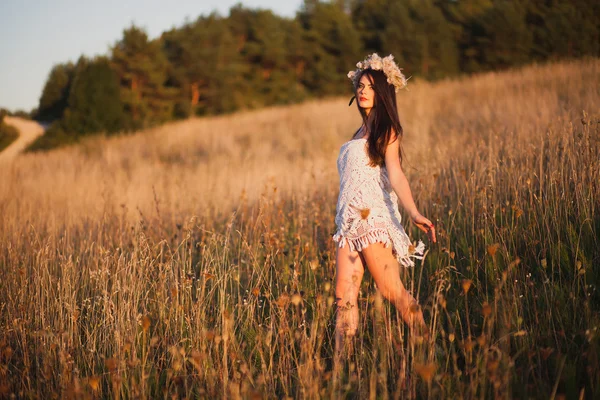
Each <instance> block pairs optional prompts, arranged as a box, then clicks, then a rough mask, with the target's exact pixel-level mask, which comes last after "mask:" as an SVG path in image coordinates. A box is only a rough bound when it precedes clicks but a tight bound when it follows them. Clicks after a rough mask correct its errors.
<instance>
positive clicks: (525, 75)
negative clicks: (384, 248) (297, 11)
mask: <svg viewBox="0 0 600 400" xmlns="http://www.w3.org/2000/svg"><path fill="white" fill-rule="evenodd" d="M411 82H412V83H410V84H409V91H401V92H400V93H399V94H398V102H399V112H400V118H401V122H402V124H403V126H404V130H405V138H404V149H405V152H406V158H405V162H404V164H403V166H404V169H405V171H406V173H407V176H408V178H409V181H410V183H411V188H412V191H413V193H414V196H415V199H416V201H417V204H418V206H419V209H420V210H421V212H422V213H423V214H424V215H425V216H427V217H429V218H430V219H432V220H433V221H434V222H435V223H436V226H437V227H438V230H439V237H438V243H437V244H435V245H431V246H430V247H429V248H428V253H427V255H426V257H425V259H424V260H423V262H422V263H421V264H419V265H417V267H415V268H414V269H410V270H405V271H404V272H403V279H404V282H405V285H406V286H407V287H408V288H409V289H410V290H412V292H413V293H414V295H415V296H416V297H417V298H418V299H419V302H420V303H421V305H422V307H423V310H424V313H425V318H426V321H427V322H428V325H429V327H430V330H431V332H432V335H431V337H430V338H428V339H426V338H424V337H417V336H412V335H410V332H409V331H408V329H407V327H406V326H405V325H404V324H403V322H402V321H401V318H400V316H399V315H398V314H397V313H396V311H395V310H394V308H393V307H392V306H390V305H389V304H388V303H387V302H386V301H383V300H382V299H381V296H379V295H378V292H377V290H376V287H375V286H374V284H373V281H372V279H371V277H370V276H369V275H368V274H366V275H365V279H364V281H363V286H362V290H361V295H360V297H359V307H360V315H361V322H360V328H359V333H358V335H357V337H355V338H354V339H353V341H352V342H351V343H350V344H351V346H348V347H347V349H346V351H345V353H344V354H343V355H342V357H341V358H340V359H339V360H337V361H336V360H334V352H333V350H334V346H333V338H334V336H333V333H334V332H333V322H334V306H333V296H334V287H333V279H334V276H335V247H334V243H333V242H332V241H331V235H332V233H333V231H334V229H335V226H334V223H333V218H334V214H335V204H336V200H337V191H338V177H337V170H336V165H335V161H336V157H337V153H338V150H339V146H340V145H341V144H342V143H343V142H344V141H346V140H348V139H349V138H350V137H351V136H352V134H353V133H354V131H355V130H356V129H357V128H358V127H359V125H360V118H359V115H358V112H357V110H356V108H355V106H354V105H353V106H352V107H348V105H347V102H348V100H349V97H350V93H349V95H348V98H340V99H329V100H323V101H315V102H310V103H306V104H303V105H296V106H291V107H275V108H270V109H265V110H261V111H253V112H245V113H244V112H242V113H237V114H234V115H229V116H222V117H215V118H206V119H194V120H188V121H185V122H179V123H171V124H168V125H165V126H162V127H160V128H156V129H152V130H149V131H146V132H139V133H137V134H135V135H132V136H121V137H116V138H110V139H107V138H102V137H99V138H95V139H94V138H92V139H89V140H86V141H85V142H84V143H82V144H80V145H77V146H74V147H68V148H64V149H59V150H55V151H52V152H49V153H46V154H26V155H22V156H20V157H19V158H18V159H17V160H15V161H14V162H13V163H11V164H4V165H1V166H0V398H4V397H7V398H10V397H17V398H99V397H103V398H182V397H189V398H208V397H212V398H214V397H218V398H233V399H235V398H257V399H258V398H286V397H290V398H311V399H313V398H336V397H337V398H360V399H362V398H373V399H375V398H382V399H386V398H466V399H470V398H482V399H483V398H513V397H514V398H544V399H546V398H560V397H561V396H562V397H566V398H594V397H595V398H598V397H599V396H600V384H599V382H600V358H599V357H600V347H599V346H600V339H599V337H600V331H599V327H600V314H599V309H600V295H599V293H598V290H600V289H599V288H598V285H599V283H600V282H599V278H600V270H599V266H600V184H599V182H598V181H599V178H600V156H599V154H600V60H598V59H588V60H583V61H577V62H563V63H556V64H551V65H534V66H528V67H525V68H523V69H520V70H513V71H507V72H502V73H487V74H482V75H477V76H474V77H470V78H461V79H455V80H446V81H442V82H438V83H435V84H432V83H427V82H423V81H418V80H417V81H414V80H411ZM407 229H408V231H409V233H410V235H411V237H412V238H413V239H414V240H417V239H419V238H421V239H423V240H425V238H424V237H423V235H422V234H421V233H420V232H419V231H418V230H417V229H415V228H414V227H413V226H411V225H410V224H407Z"/></svg>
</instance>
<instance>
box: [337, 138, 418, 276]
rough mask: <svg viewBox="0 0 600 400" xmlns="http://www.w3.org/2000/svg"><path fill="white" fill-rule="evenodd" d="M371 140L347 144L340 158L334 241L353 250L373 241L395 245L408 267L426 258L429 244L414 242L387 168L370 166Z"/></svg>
mask: <svg viewBox="0 0 600 400" xmlns="http://www.w3.org/2000/svg"><path fill="white" fill-rule="evenodd" d="M366 146H367V139H366V138H360V139H353V140H350V141H348V142H346V143H344V144H343V145H342V147H341V149H340V154H339V156H338V159H337V168H338V173H339V175H340V194H339V197H338V202H337V210H336V216H335V224H336V226H337V231H336V233H335V234H334V235H333V240H334V241H336V242H338V245H339V247H344V245H345V244H346V243H348V245H349V246H350V250H352V251H361V250H362V249H364V248H365V247H367V246H368V245H369V244H371V243H375V242H382V243H383V244H384V245H385V247H389V246H390V245H392V253H393V254H394V256H395V257H396V259H397V260H398V262H399V263H400V265H402V266H405V267H412V266H414V265H415V263H414V260H413V259H415V258H416V259H423V252H424V250H425V245H424V244H423V242H422V241H420V240H419V243H418V244H417V245H414V244H412V243H411V242H410V239H409V237H408V235H407V234H406V232H405V231H404V227H403V226H402V223H401V220H402V217H401V215H400V212H399V210H398V196H397V195H396V193H395V192H394V190H393V189H392V186H391V183H390V180H389V178H388V173H387V169H386V168H385V166H384V167H379V166H377V167H372V166H370V165H369V156H368V154H367V151H366Z"/></svg>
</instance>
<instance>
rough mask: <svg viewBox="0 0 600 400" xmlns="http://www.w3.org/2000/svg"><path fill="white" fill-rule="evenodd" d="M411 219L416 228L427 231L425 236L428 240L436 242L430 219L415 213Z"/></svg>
mask: <svg viewBox="0 0 600 400" xmlns="http://www.w3.org/2000/svg"><path fill="white" fill-rule="evenodd" d="M412 221H413V223H414V224H415V225H416V226H417V228H419V229H420V230H422V231H423V232H425V233H427V237H429V240H431V241H432V242H433V243H435V242H436V239H435V227H434V226H433V224H432V223H431V221H430V220H428V219H427V218H425V217H424V216H422V215H421V214H418V213H417V215H415V216H413V217H412Z"/></svg>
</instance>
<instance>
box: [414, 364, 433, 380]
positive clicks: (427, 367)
mask: <svg viewBox="0 0 600 400" xmlns="http://www.w3.org/2000/svg"><path fill="white" fill-rule="evenodd" d="M435 369H436V365H435V364H434V363H429V364H415V371H417V374H419V376H420V377H421V378H423V380H424V381H425V382H427V383H430V382H431V379H432V378H433V375H434V374H435Z"/></svg>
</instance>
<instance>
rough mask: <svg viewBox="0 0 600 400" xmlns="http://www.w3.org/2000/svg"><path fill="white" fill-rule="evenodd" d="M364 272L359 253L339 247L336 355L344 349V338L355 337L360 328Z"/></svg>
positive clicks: (348, 248)
mask: <svg viewBox="0 0 600 400" xmlns="http://www.w3.org/2000/svg"><path fill="white" fill-rule="evenodd" d="M364 272H365V269H364V266H363V262H362V259H361V257H360V254H359V253H358V252H357V251H351V250H350V246H349V245H348V244H347V243H346V245H345V246H344V247H338V249H337V255H336V279H335V297H336V303H337V309H336V321H335V348H336V354H338V353H339V351H340V350H341V349H342V347H343V341H344V338H345V337H346V336H354V335H355V333H356V330H357V328H358V303H357V299H358V292H359V289H360V283H361V281H362V277H363V274H364Z"/></svg>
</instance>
